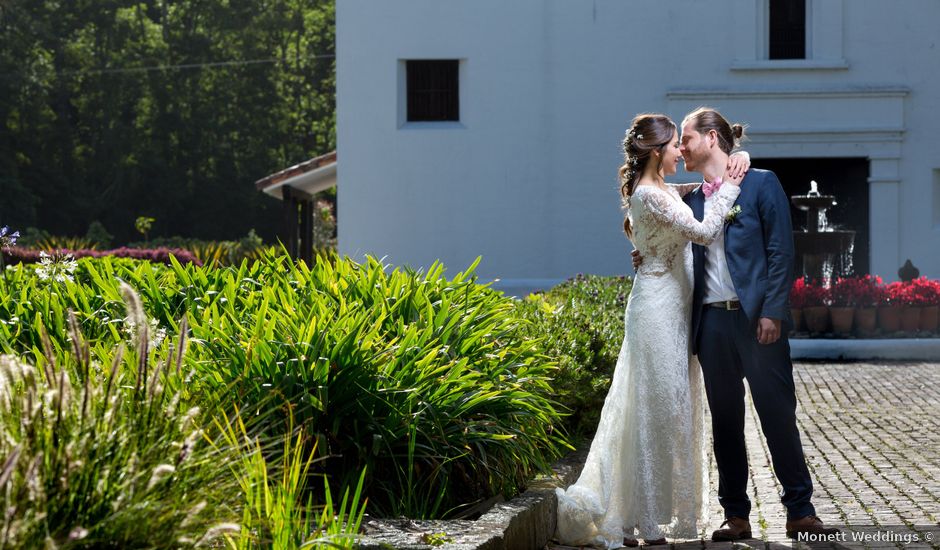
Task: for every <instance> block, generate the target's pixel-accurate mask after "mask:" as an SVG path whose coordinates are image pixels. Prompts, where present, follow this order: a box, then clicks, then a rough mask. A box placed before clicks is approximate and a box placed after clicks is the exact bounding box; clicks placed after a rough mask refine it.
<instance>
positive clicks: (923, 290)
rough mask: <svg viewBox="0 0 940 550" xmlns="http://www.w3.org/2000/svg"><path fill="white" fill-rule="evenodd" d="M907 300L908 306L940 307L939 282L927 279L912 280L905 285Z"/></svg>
mask: <svg viewBox="0 0 940 550" xmlns="http://www.w3.org/2000/svg"><path fill="white" fill-rule="evenodd" d="M907 299H908V302H909V303H910V305H915V306H936V305H940V281H931V280H930V279H928V278H927V277H920V278H918V279H914V280H913V281H911V282H910V283H908V284H907Z"/></svg>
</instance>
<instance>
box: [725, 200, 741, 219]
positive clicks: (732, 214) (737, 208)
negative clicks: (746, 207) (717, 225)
mask: <svg viewBox="0 0 940 550" xmlns="http://www.w3.org/2000/svg"><path fill="white" fill-rule="evenodd" d="M740 213H741V205H740V204H736V205H734V206H732V207H731V210H728V213H727V214H725V223H731V222H733V221H734V219H735V218H737V217H738V214H740Z"/></svg>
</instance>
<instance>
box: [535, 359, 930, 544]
mask: <svg viewBox="0 0 940 550" xmlns="http://www.w3.org/2000/svg"><path fill="white" fill-rule="evenodd" d="M794 380H795V382H796V387H797V397H798V400H799V406H798V408H797V415H798V422H799V425H800V431H801V433H802V436H803V447H804V451H805V453H806V459H807V464H808V465H809V469H810V473H811V474H812V476H813V483H814V487H815V495H814V498H813V503H814V504H815V506H816V511H817V513H818V514H819V516H820V517H821V518H822V519H823V520H824V521H826V523H830V524H833V525H836V526H840V527H842V526H845V527H847V529H846V532H847V533H846V534H847V541H846V542H840V543H839V545H838V546H835V545H833V544H825V545H822V544H812V545H808V544H806V543H800V542H795V541H791V540H790V539H788V538H787V537H786V534H785V532H784V524H785V523H786V511H785V509H784V508H783V506H782V505H781V504H780V497H779V492H780V486H779V484H778V482H777V479H776V477H774V475H773V469H772V465H771V461H770V455H769V453H768V450H767V445H766V440H765V439H764V437H763V434H762V433H761V431H760V424H759V421H758V418H757V412H756V411H755V410H754V408H753V405H750V399H748V404H749V405H750V406H749V408H748V415H747V427H746V432H747V445H748V456H749V459H750V465H751V487H750V491H749V493H750V496H751V500H752V511H751V518H750V519H751V525H752V527H753V529H754V537H755V538H754V539H751V540H747V541H741V542H740V543H736V544H732V543H714V542H711V540H710V534H711V529H714V528H717V526H718V525H719V524H720V523H721V521H722V520H723V514H722V511H721V507H720V506H718V499H717V494H718V489H717V479H718V474H717V471H716V470H715V465H714V460H712V476H711V482H712V490H711V494H712V504H713V507H712V525H710V526H709V531H708V539H706V540H691V541H681V540H680V541H670V543H671V544H670V546H671V547H672V548H673V549H681V550H686V549H702V548H707V549H722V550H731V549H732V547H734V548H735V549H739V548H740V549H746V548H747V547H750V548H754V549H764V550H771V549H782V548H814V549H815V548H832V547H836V548H874V549H882V548H885V549H888V548H897V549H900V550H914V549H920V548H925V549H926V548H932V549H933V550H940V524H938V521H940V363H891V364H871V363H839V364H826V363H798V364H796V365H794ZM852 532H859V533H867V534H868V535H869V536H870V537H872V538H869V539H868V541H866V542H854V541H852ZM703 535H704V533H703ZM915 537H916V539H915ZM926 539H930V540H926ZM546 548H547V549H550V550H560V549H564V548H568V547H564V546H560V545H551V544H550V545H548V546H547V547H546ZM659 549H662V550H667V549H666V547H664V546H660V547H650V550H659Z"/></svg>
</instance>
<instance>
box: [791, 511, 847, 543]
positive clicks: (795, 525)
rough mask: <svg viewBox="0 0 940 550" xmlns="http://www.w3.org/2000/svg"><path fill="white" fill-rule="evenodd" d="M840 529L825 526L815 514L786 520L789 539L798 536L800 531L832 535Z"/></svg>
mask: <svg viewBox="0 0 940 550" xmlns="http://www.w3.org/2000/svg"><path fill="white" fill-rule="evenodd" d="M839 532H840V531H839V530H838V529H837V528H835V527H826V524H824V523H823V522H822V520H821V519H819V518H818V517H816V516H806V517H805V518H800V519H794V520H790V521H788V522H787V536H788V537H790V538H791V539H796V538H799V535H800V533H807V534H810V535H834V534H836V533H839Z"/></svg>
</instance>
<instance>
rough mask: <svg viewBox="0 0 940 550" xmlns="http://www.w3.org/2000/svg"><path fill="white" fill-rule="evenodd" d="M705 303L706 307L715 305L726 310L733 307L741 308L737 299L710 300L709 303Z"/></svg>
mask: <svg viewBox="0 0 940 550" xmlns="http://www.w3.org/2000/svg"><path fill="white" fill-rule="evenodd" d="M705 305H706V306H708V307H717V308H719V309H724V310H728V311H731V310H734V309H741V302H739V301H737V300H725V301H724V302H712V303H710V304H705Z"/></svg>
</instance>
